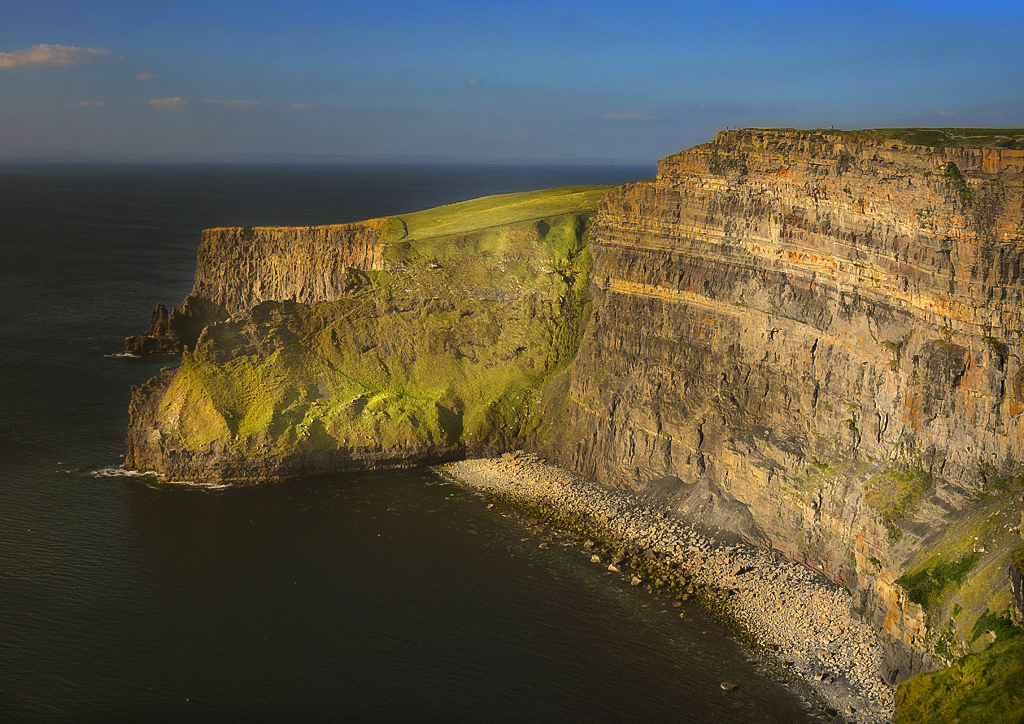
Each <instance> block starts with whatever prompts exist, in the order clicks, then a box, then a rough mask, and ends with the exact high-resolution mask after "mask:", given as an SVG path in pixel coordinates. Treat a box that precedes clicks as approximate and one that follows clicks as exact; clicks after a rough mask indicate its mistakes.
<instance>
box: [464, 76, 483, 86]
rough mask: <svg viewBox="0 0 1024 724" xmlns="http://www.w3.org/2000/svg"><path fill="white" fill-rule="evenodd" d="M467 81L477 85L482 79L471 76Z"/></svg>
mask: <svg viewBox="0 0 1024 724" xmlns="http://www.w3.org/2000/svg"><path fill="white" fill-rule="evenodd" d="M466 82H467V83H470V84H472V85H476V84H477V83H479V82H480V79H479V78H469V79H467V80H466Z"/></svg>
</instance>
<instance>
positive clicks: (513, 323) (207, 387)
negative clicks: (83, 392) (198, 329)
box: [159, 187, 607, 460]
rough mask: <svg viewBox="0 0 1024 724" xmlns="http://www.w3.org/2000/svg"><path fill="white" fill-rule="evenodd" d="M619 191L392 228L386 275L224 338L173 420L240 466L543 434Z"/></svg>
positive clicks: (190, 371)
mask: <svg viewBox="0 0 1024 724" xmlns="http://www.w3.org/2000/svg"><path fill="white" fill-rule="evenodd" d="M606 190H607V189H606V187H573V188H563V189H550V190H547V191H535V192H529V193H523V194H508V195H503V196H490V197H486V198H483V199H477V200H474V201H467V202H463V203H460V204H452V205H450V206H445V207H440V208H437V209H429V210H427V211H421V212H417V213H414V214H407V215H403V216H401V217H393V218H391V219H388V220H387V227H386V228H387V236H386V240H385V241H386V242H387V243H388V248H387V249H386V250H385V254H384V256H385V259H386V261H387V270H386V271H351V272H350V273H349V277H350V281H351V285H350V286H351V291H350V292H349V293H348V294H346V295H345V296H344V297H342V298H340V299H337V300H332V301H326V302H320V303H317V304H312V305H305V304H296V303H294V302H264V303H263V304H262V305H259V306H258V307H255V308H253V309H251V310H247V311H245V312H241V313H239V314H236V315H235V316H234V317H232V319H230V320H228V321H227V322H223V323H220V324H217V325H213V326H211V327H209V328H208V329H207V330H206V332H205V333H204V336H203V337H202V338H201V339H200V342H199V344H198V345H197V347H196V350H195V352H194V353H191V354H188V353H186V354H185V355H184V357H183V361H182V365H181V368H180V370H179V372H178V374H177V375H176V377H175V378H174V381H173V383H172V384H171V386H170V388H169V389H168V391H167V393H166V394H165V396H164V398H163V401H162V403H161V408H160V415H159V416H160V419H161V421H162V422H163V424H164V425H165V426H167V428H168V430H167V431H168V432H169V433H171V434H172V435H173V436H174V437H175V438H176V439H177V440H178V441H179V442H180V443H181V444H182V445H183V446H184V447H185V448H186V449H188V450H193V451H206V450H209V449H216V450H219V451H222V452H225V453H227V454H228V455H233V456H237V457H238V458H239V459H244V458H250V457H266V456H289V455H296V454H300V455H301V454H303V453H312V452H316V451H331V450H351V451H356V452H358V451H366V450H376V451H392V452H394V454H395V456H396V458H397V459H399V460H403V459H408V460H415V458H416V451H417V450H421V451H422V450H430V451H433V453H434V454H435V455H436V454H437V453H438V452H441V453H443V452H444V451H445V450H456V449H458V448H459V447H460V446H470V447H471V446H473V445H474V444H475V443H477V441H479V442H480V443H481V444H484V443H486V444H487V445H489V446H491V447H492V448H493V447H495V446H496V447H498V448H500V447H502V446H503V445H504V444H505V443H506V442H512V441H521V440H523V439H524V438H526V437H527V436H530V435H537V434H540V431H541V430H542V429H543V428H544V426H543V420H542V419H541V415H542V413H541V410H542V405H540V404H539V403H540V400H541V398H542V396H543V390H544V386H545V384H546V383H547V382H548V381H549V380H550V379H551V378H552V377H553V376H554V375H556V374H557V373H558V372H559V371H560V370H561V369H563V368H564V367H565V366H566V365H567V364H568V363H569V362H570V361H571V360H572V358H573V356H574V355H575V352H576V348H577V347H578V345H579V341H580V334H581V330H582V328H583V321H584V319H585V316H586V312H587V304H586V290H587V284H588V280H589V274H590V267H591V256H590V252H589V250H588V249H587V245H586V241H587V234H588V231H589V225H590V218H591V216H592V215H593V213H594V212H595V210H596V207H597V202H598V200H599V199H600V197H601V196H602V195H603V193H604V192H605V191H606Z"/></svg>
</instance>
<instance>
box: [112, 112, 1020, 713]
mask: <svg viewBox="0 0 1024 724" xmlns="http://www.w3.org/2000/svg"><path fill="white" fill-rule="evenodd" d="M990 135H991V136H992V139H990V140H992V141H993V142H992V143H988V141H987V140H986V142H985V143H984V144H974V145H975V146H978V147H971V146H972V144H970V143H960V142H953V139H952V137H951V136H950V134H941V133H938V132H935V133H932V132H923V131H919V132H913V133H910V132H906V133H903V132H881V131H878V132H857V133H844V132H838V131H837V132H831V131H820V132H810V131H792V130H778V129H747V130H739V131H728V132H722V133H719V134H718V136H717V138H716V139H715V140H714V141H713V142H711V143H708V144H704V145H701V146H697V147H695V148H692V149H690V150H688V151H685V152H683V153H680V154H676V155H674V156H671V157H669V158H666V159H664V160H663V161H661V163H660V164H659V171H658V176H657V179H655V180H652V181H645V182H638V183H633V184H627V185H625V186H622V187H618V188H615V189H612V190H606V189H593V188H592V189H575V190H561V191H559V190H554V191H549V192H537V193H536V194H534V195H513V196H509V197H491V198H490V199H482V200H478V201H476V202H467V204H468V205H453V206H452V207H444V208H442V209H435V210H430V211H427V212H420V214H419V215H416V214H413V215H409V216H407V217H401V218H398V217H396V218H392V219H383V220H373V221H368V222H363V223H361V224H354V225H346V226H343V227H316V228H309V229H220V230H211V231H208V232H206V234H205V235H204V238H203V246H202V249H201V251H200V259H199V265H198V267H197V272H196V282H195V287H194V289H193V294H192V296H190V298H189V300H187V301H186V303H185V304H184V305H183V306H182V307H180V308H178V309H176V310H172V311H171V312H166V311H165V312H163V313H161V312H160V310H158V311H157V313H155V314H154V319H153V321H152V324H151V326H152V329H151V334H150V335H147V336H145V337H147V338H152V339H153V340H157V341H148V342H147V341H145V340H143V341H142V342H138V345H140V347H139V348H140V350H141V349H142V347H144V346H145V345H146V344H148V345H150V346H151V347H153V348H156V349H158V350H167V349H181V348H187V349H188V350H190V351H188V352H186V354H185V355H184V356H183V363H182V366H181V367H180V368H179V369H178V370H167V371H165V372H164V374H163V375H162V376H161V377H158V378H156V379H154V380H151V381H150V382H149V383H147V385H144V386H141V387H139V388H136V390H135V391H134V394H133V400H132V424H131V427H130V429H129V439H128V457H127V461H126V465H127V466H129V467H134V468H137V469H142V470H154V471H158V472H161V473H163V474H165V475H168V476H171V477H172V478H175V477H179V478H180V477H187V478H191V479H206V480H238V481H255V480H262V479H274V478H280V477H286V476H288V475H294V474H299V473H307V472H316V471H325V470H340V469H359V468H367V467H375V466H388V465H390V466H398V465H416V464H424V463H429V462H434V461H438V460H442V459H449V458H453V457H459V456H464V455H467V454H482V453H488V452H498V451H502V450H506V449H510V448H512V447H527V448H529V449H532V450H534V451H537V452H539V453H542V454H544V455H545V456H547V457H548V458H550V459H552V460H555V461H558V462H559V463H560V464H561V465H562V466H564V467H566V468H569V469H571V470H573V471H575V472H578V473H581V474H583V475H585V476H588V477H591V478H594V479H598V480H601V481H603V482H606V483H611V484H613V485H616V486H619V487H623V488H628V489H630V490H633V491H636V492H638V493H640V494H642V495H644V496H646V497H647V499H648V501H649V502H650V503H651V504H654V505H657V506H660V507H664V508H666V509H670V510H672V511H673V512H674V513H675V514H677V515H679V516H681V517H684V518H686V519H688V520H690V521H692V522H695V523H698V524H701V525H704V526H708V527H712V528H718V529H721V530H727V531H730V532H732V533H734V534H737V535H740V536H742V537H744V538H746V539H747V540H749V541H752V542H755V543H757V544H759V545H762V546H765V547H769V548H772V549H776V550H778V551H780V552H782V553H783V554H785V555H786V556H787V557H789V558H791V559H793V560H797V561H800V562H802V563H803V564H804V565H806V566H807V567H809V568H811V569H813V570H816V571H819V572H821V573H822V574H824V575H826V576H828V577H830V578H832V579H833V580H835V581H838V582H840V583H842V584H843V585H845V586H846V587H847V588H848V589H849V590H851V592H852V594H853V595H852V601H851V610H852V613H853V615H855V616H857V617H859V618H861V619H862V620H865V621H869V622H871V623H872V624H873V625H874V627H875V629H876V630H877V631H878V632H879V635H880V636H881V637H882V639H883V641H884V642H885V644H886V646H887V650H888V658H887V662H886V665H885V667H884V671H883V672H882V675H883V676H884V678H885V679H886V680H888V681H890V682H893V683H899V682H903V681H906V680H907V679H908V678H909V677H911V676H915V675H917V674H923V673H925V672H929V671H934V670H936V669H939V668H941V667H943V666H948V665H950V664H956V666H963V665H964V664H963V662H965V661H967V662H976V664H977V666H981V667H983V668H984V667H989V668H987V669H985V671H986V672H987V673H986V676H988V677H989V678H988V679H987V681H989V684H986V685H985V686H984V687H982V688H985V687H987V689H985V690H986V691H989V692H1001V691H1003V690H1008V689H1012V688H1013V687H1012V686H1010V685H1008V684H1005V682H1008V681H1010V682H1012V681H1015V680H1016V679H1014V677H1016V676H1019V675H1021V674H1024V666H1022V663H1021V662H1024V647H1022V646H1021V645H1020V639H1019V638H1015V636H1016V634H1015V633H1014V632H1019V627H1018V626H1014V625H1013V621H1019V620H1020V615H1021V612H1020V610H1019V606H1018V602H1017V601H1015V593H1016V596H1017V599H1019V577H1020V573H1019V571H1020V568H1019V565H1020V564H1019V553H1015V551H1017V550H1018V549H1020V548H1021V547H1022V545H1021V538H1020V532H1021V522H1022V504H1024V417H1022V413H1024V354H1022V352H1021V348H1022V339H1024V283H1022V280H1021V274H1020V272H1021V266H1022V261H1024V150H1021V148H1019V146H1021V145H1022V144H1021V142H1020V138H1019V137H1018V136H1020V134H1019V133H1017V136H1014V135H1012V134H1010V135H1006V134H1002V135H1000V134H990ZM936 144H940V145H936ZM942 144H944V145H942ZM606 191H607V193H606ZM595 213H596V215H595ZM197 329H198V330H200V331H198V332H197V331H196V330H197ZM136 339H142V338H136ZM160 339H164V340H166V345H164V342H161V341H159V340H160ZM131 345H132V343H131V340H129V349H131ZM161 345H164V346H161ZM175 345H178V346H177V347H176V346H175ZM143 351H144V350H143ZM1014 555H1017V559H1016V560H1017V561H1018V562H1017V563H1016V564H1014V563H1012V560H1015V559H1013V556H1014ZM1014 571H1015V572H1016V578H1014V579H1013V580H1014V582H1015V583H1014V585H1015V586H1016V588H1012V587H1011V575H1012V574H1013V572H1014ZM1008 632H1009V633H1008ZM997 650H998V659H999V661H1000V662H1003V663H1000V664H999V666H996V665H995V664H994V663H993V662H994V661H995V660H996V659H995V658H993V657H995V653H993V652H996V651H997ZM972 657H973V658H972ZM986 657H987V658H986ZM1007 662H1009V663H1007ZM974 665H975V664H971V666H974ZM993 666H994V667H995V668H992V667H993ZM1014 666H1016V667H1017V668H1013V667H1014ZM1000 667H1002V668H1000ZM997 669H998V671H997ZM950 671H953V670H952V669H948V668H947V669H945V670H944V671H939V672H937V673H935V674H930V676H933V677H941V676H943V675H946V676H953V674H949V673H947V672H950ZM1000 677H1002V678H1000ZM924 680H925V679H922V678H921V677H918V678H916V679H914V680H913V681H915V682H920V681H924ZM929 681H932V680H930V679H929ZM934 681H935V683H934V684H929V685H927V686H923V687H922V686H921V685H918V684H914V686H910V685H908V686H907V687H906V688H904V689H901V691H902V692H903V693H904V698H903V699H902V704H901V706H902V709H901V710H902V711H907V712H911V711H913V712H920V711H923V710H922V709H915V707H917V706H918V705H920V706H925V708H927V706H931V704H928V697H929V696H931V695H933V694H934V692H935V691H939V690H940V689H942V687H947V688H946V689H942V690H944V691H946V692H947V695H945V696H946V698H950V696H952V695H948V692H949V691H952V690H955V687H956V686H960V685H962V683H963V682H960V683H954V684H950V683H948V681H946V682H945V683H942V682H943V681H944V680H942V679H941V678H939V679H935V680H934ZM992 682H995V683H992ZM1000 682H1002V683H1000ZM915 687H916V688H915ZM949 687H953V689H950V688H949ZM929 692H932V694H929ZM952 698H953V699H956V696H952ZM984 701H985V702H986V703H985V706H989V707H990V706H992V705H993V704H992V702H993V701H995V700H994V699H993V698H991V697H990V698H988V699H984ZM922 702H924V704H922ZM1000 705H1001V704H1000ZM1006 706H1008V707H1010V709H1008V711H1011V710H1013V709H1012V707H1013V706H1017V705H1016V704H1014V703H1013V702H1009V703H1007V704H1006ZM933 709H934V711H938V709H935V708H934V707H933ZM943 711H945V710H943ZM946 713H947V714H948V712H946ZM908 716H909V715H908ZM914 716H918V714H915V715H914ZM920 716H924V715H923V714H922V715H920ZM929 716H930V715H929ZM935 716H939V715H935ZM942 716H946V714H942ZM957 716H959V714H957ZM926 718H927V717H926Z"/></svg>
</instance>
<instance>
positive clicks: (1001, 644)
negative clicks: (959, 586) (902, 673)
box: [893, 619, 1024, 724]
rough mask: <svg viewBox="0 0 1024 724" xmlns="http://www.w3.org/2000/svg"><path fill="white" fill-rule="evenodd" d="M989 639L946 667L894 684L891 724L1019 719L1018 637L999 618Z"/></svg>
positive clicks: (1012, 722) (1022, 645)
mask: <svg viewBox="0 0 1024 724" xmlns="http://www.w3.org/2000/svg"><path fill="white" fill-rule="evenodd" d="M1000 621H1001V624H1000V625H997V626H996V628H997V630H995V631H993V632H992V634H988V632H987V631H986V632H985V635H989V636H990V635H995V636H996V640H995V642H994V643H993V644H992V645H991V646H989V647H988V648H987V649H985V650H984V651H981V652H979V653H974V654H968V655H967V656H965V657H964V658H962V659H961V660H959V661H958V662H956V663H955V664H953V665H952V666H950V667H949V668H947V669H943V670H941V671H937V672H935V673H932V674H921V675H918V676H915V677H914V678H912V679H910V680H908V681H906V682H904V683H903V684H901V685H900V686H899V689H898V690H897V695H896V715H895V717H894V718H893V722H894V724H952V723H953V722H957V723H958V724H1021V723H1022V722H1024V686H1022V682H1024V636H1022V631H1021V629H1020V628H1019V627H1016V626H1010V625H1009V624H1008V622H1006V621H1005V620H1001V619H1000Z"/></svg>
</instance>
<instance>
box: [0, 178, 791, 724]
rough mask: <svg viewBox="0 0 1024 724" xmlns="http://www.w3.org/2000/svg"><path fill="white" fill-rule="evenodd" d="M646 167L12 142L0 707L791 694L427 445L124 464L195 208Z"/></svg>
mask: <svg viewBox="0 0 1024 724" xmlns="http://www.w3.org/2000/svg"><path fill="white" fill-rule="evenodd" d="M653 174H654V168H653V166H650V167H648V166H564V165H563V166H495V165H490V166H483V165H482V166H423V165H347V166H346V165H306V166H286V165H199V164H193V165H173V164H166V165H103V164H95V165H86V164H80V165H57V164H38V165H29V164H20V165H11V164H8V165H4V166H0V258H2V262H0V315H2V316H0V721H26V722H62V721H68V722H72V721H73V722H88V721H96V722H110V721H147V722H149V721H168V722H188V721H217V722H233V721H246V722H259V721H282V720H285V719H288V720H293V721H294V720H301V721H307V720H310V721H353V722H362V721H366V722H396V721H397V722H401V721H408V722H422V721H439V722H441V721H443V722H480V721H489V722H669V721H672V722H744V723H749V722H789V721H802V720H804V718H805V714H804V710H803V709H802V707H801V704H800V702H798V701H796V699H795V698H794V697H792V696H791V695H790V694H789V693H788V691H787V690H786V688H785V686H783V685H782V684H780V683H779V682H777V681H773V680H772V679H771V677H770V676H769V675H767V673H766V672H764V671H761V670H759V669H758V667H757V666H756V665H755V664H754V663H753V662H752V661H751V660H750V659H749V657H748V655H747V654H746V652H745V651H744V650H743V648H742V647H741V646H740V645H739V644H737V643H736V642H735V641H734V640H732V639H731V638H730V637H729V636H728V635H727V634H726V633H724V632H723V631H721V630H720V629H719V628H717V627H716V626H715V625H714V624H713V623H711V622H709V621H708V620H707V619H705V618H704V617H703V616H702V615H701V614H700V612H699V611H695V610H692V609H685V610H686V612H687V617H686V619H681V618H680V617H679V615H678V613H679V609H674V608H671V607H670V606H668V605H666V603H665V602H664V601H659V600H657V599H655V598H653V597H651V596H649V595H648V594H646V593H645V592H643V591H641V590H638V589H636V588H632V587H630V586H628V585H623V581H622V580H621V578H619V577H616V576H615V575H614V574H611V573H609V572H608V571H607V570H605V569H604V568H603V567H601V566H595V565H593V564H591V563H590V562H589V553H584V552H583V551H582V549H581V547H580V546H579V545H578V544H574V543H573V542H572V541H569V540H559V539H556V541H555V543H554V545H551V546H550V547H546V548H542V547H540V544H541V542H543V541H542V540H541V539H540V537H539V536H538V535H537V534H535V533H532V532H529V531H528V530H527V529H525V528H524V527H523V526H521V525H520V524H519V523H518V522H516V520H515V518H514V516H511V515H508V513H507V511H504V512H503V511H502V509H501V506H500V505H499V506H496V507H495V508H490V509H489V508H487V507H486V504H485V502H484V499H483V498H482V497H481V496H480V494H479V493H476V492H474V491H471V490H466V489H463V488H461V487H458V486H455V485H452V484H450V483H447V482H445V481H443V480H442V479H441V478H440V477H439V476H437V475H436V474H434V473H433V472H432V471H430V470H426V469H425V470H417V471H412V472H403V473H375V474H366V475H329V476H323V477H318V478H309V479H302V480H294V481H291V482H287V483H280V484H267V485H259V486H248V487H223V486H212V487H202V486H188V485H176V484H166V483H161V482H159V481H157V480H155V479H153V478H152V477H148V476H127V475H124V474H122V472H121V471H120V469H119V465H120V460H121V457H122V455H123V453H124V433H125V428H126V425H127V422H128V415H127V406H128V400H129V396H130V388H131V386H132V385H133V384H140V383H142V382H144V381H145V380H146V379H148V378H149V377H151V376H153V375H154V374H156V373H157V372H158V371H159V368H160V367H162V366H174V365H176V364H178V362H179V360H178V358H176V357H170V356H166V357H158V358H151V359H127V358H123V357H119V356H117V355H118V353H119V352H120V351H121V350H122V348H123V338H124V337H125V336H126V335H129V334H136V333H140V332H143V331H145V330H146V328H147V327H148V319H149V314H150V312H151V310H152V308H153V307H154V306H155V305H156V304H157V303H163V304H166V305H167V306H173V305H175V304H177V303H179V302H180V301H181V300H182V299H183V298H184V297H185V295H186V294H187V293H188V291H189V289H190V287H191V280H192V273H193V271H194V264H195V254H196V249H197V246H198V243H199V238H200V232H201V230H202V229H203V228H208V227H214V226H226V225H231V226H235V225H260V224H267V225H292V224H303V225H305V224H326V223H340V222H346V221H355V220H359V219H363V218H370V217H375V216H382V215H388V214H395V213H404V212H409V211H415V210H418V209H422V208H428V207H431V206H436V205H439V204H444V203H450V202H454V201H459V200H464V199H468V198H474V197H478V196H483V195H487V194H493V193H504V192H512V191H524V190H531V189H537V188H547V187H552V186H561V185H569V184H591V183H621V182H625V181H629V180H637V179H641V178H649V177H651V176H653ZM506 515H508V517H506ZM725 680H728V681H732V682H735V683H738V684H739V687H738V688H737V689H735V690H733V691H724V690H722V688H721V682H722V681H725Z"/></svg>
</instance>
